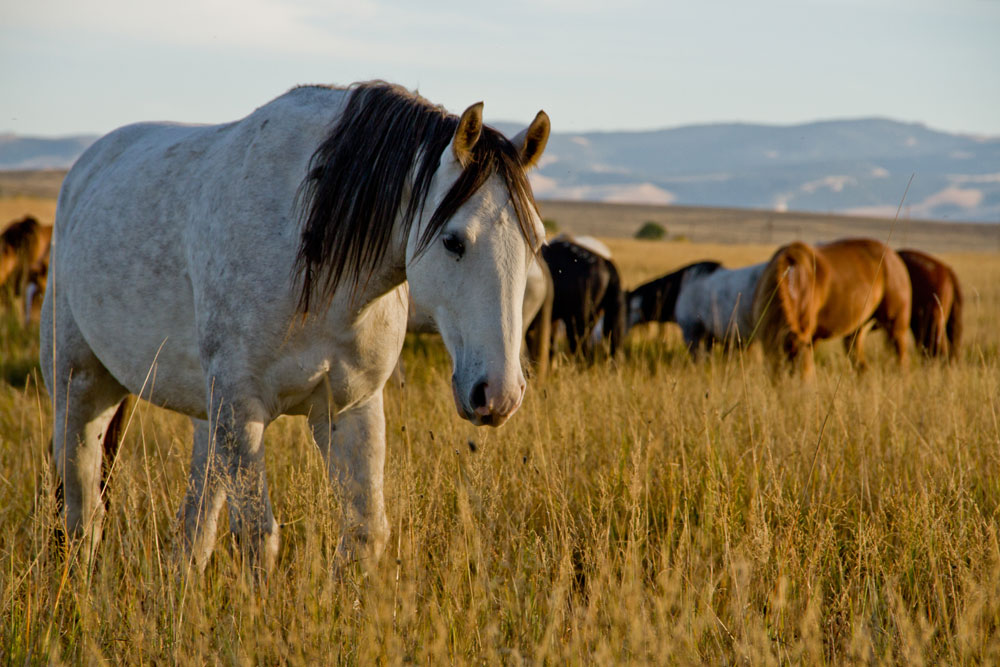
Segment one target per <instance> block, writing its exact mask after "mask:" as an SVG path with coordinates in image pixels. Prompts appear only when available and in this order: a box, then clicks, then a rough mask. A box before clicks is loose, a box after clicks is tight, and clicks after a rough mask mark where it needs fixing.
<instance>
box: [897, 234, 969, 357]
mask: <svg viewBox="0 0 1000 667" xmlns="http://www.w3.org/2000/svg"><path fill="white" fill-rule="evenodd" d="M898 252H899V256H900V258H902V260H903V263H904V264H906V269H907V271H909V273H910V283H911V284H912V285H913V309H912V313H911V316H910V329H911V330H912V331H913V339H914V340H915V341H916V343H917V347H919V348H920V349H921V350H922V351H923V352H924V354H926V355H927V356H929V357H936V356H939V355H947V356H948V357H949V358H950V359H954V358H955V356H956V355H957V354H958V348H959V345H960V344H961V342H962V289H961V288H960V287H959V284H958V276H956V275H955V272H954V271H953V270H952V268H951V267H950V266H948V265H947V264H945V263H944V262H942V261H941V260H939V259H937V258H935V257H931V256H930V255H928V254H926V253H923V252H920V251H919V250H900V251H898Z"/></svg>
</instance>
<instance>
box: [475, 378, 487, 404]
mask: <svg viewBox="0 0 1000 667" xmlns="http://www.w3.org/2000/svg"><path fill="white" fill-rule="evenodd" d="M485 407H486V383H485V382H480V383H479V384H477V385H476V386H475V387H473V388H472V409H473V410H478V409H479V408H485Z"/></svg>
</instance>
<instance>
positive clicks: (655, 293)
mask: <svg viewBox="0 0 1000 667" xmlns="http://www.w3.org/2000/svg"><path fill="white" fill-rule="evenodd" d="M765 265H766V262H765V263H762V264H754V265H752V266H745V267H743V268H739V269H726V268H723V267H722V265H721V264H719V263H718V262H712V261H705V262H697V263H695V264H689V265H688V266H685V267H682V268H680V269H678V270H677V271H674V272H673V273H668V274H667V275H665V276H662V277H660V278H656V279H654V280H650V281H649V282H647V283H644V284H642V285H640V286H639V287H636V288H635V289H634V290H632V291H630V292H629V293H628V296H627V297H626V301H627V302H628V307H629V317H628V321H629V327H630V328H631V327H633V326H635V325H637V324H643V323H646V322H676V323H677V324H678V325H680V327H681V333H682V334H683V335H684V343H685V344H686V345H687V349H688V352H689V353H690V354H691V356H692V357H696V356H697V354H698V351H699V350H700V349H701V344H702V343H704V345H705V347H706V349H707V350H711V349H712V346H713V345H714V344H715V343H716V342H722V343H724V344H727V345H728V344H730V343H732V342H735V341H739V342H740V343H741V344H745V343H747V342H748V340H749V338H750V334H751V333H752V332H753V324H754V321H753V294H754V289H755V288H756V286H757V280H758V278H760V274H761V273H763V272H764V267H765Z"/></svg>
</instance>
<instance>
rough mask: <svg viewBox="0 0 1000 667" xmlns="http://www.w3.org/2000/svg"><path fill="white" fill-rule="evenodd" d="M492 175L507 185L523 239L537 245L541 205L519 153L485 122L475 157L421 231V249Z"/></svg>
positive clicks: (531, 244) (428, 243)
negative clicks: (534, 194)
mask: <svg viewBox="0 0 1000 667" xmlns="http://www.w3.org/2000/svg"><path fill="white" fill-rule="evenodd" d="M492 176H496V177H498V178H499V179H500V180H501V181H502V183H503V185H504V187H505V188H506V190H507V193H508V194H509V196H510V201H511V205H512V206H513V209H514V215H515V217H516V218H517V224H518V227H519V228H520V230H521V235H522V236H523V238H524V240H525V241H526V242H527V243H528V244H529V245H530V246H531V247H532V248H534V247H537V246H538V244H539V242H540V241H541V239H539V238H537V233H536V230H535V226H534V224H533V222H532V221H533V216H537V215H538V208H537V206H536V204H535V199H534V197H533V195H532V193H531V185H530V184H529V182H528V176H527V173H526V172H525V170H524V166H523V164H522V163H521V156H520V153H519V152H518V150H517V149H516V148H515V147H514V145H513V144H512V143H511V142H510V140H508V139H507V138H506V137H505V136H503V135H502V134H501V133H500V132H498V131H497V130H495V129H493V128H492V127H489V126H484V127H483V130H482V133H481V134H480V137H479V141H478V142H477V143H476V145H475V146H474V147H473V150H472V160H470V162H469V164H468V165H467V166H466V167H465V168H464V169H463V170H462V173H461V174H460V175H459V177H458V179H456V180H455V182H454V183H453V184H452V186H451V188H450V189H449V190H448V192H447V194H446V195H445V197H444V199H442V200H441V203H440V204H438V207H437V208H436V209H435V210H434V213H433V214H432V215H431V218H430V221H429V222H428V224H427V227H426V228H425V229H424V230H423V232H422V233H421V235H420V239H419V240H418V244H417V251H418V252H421V251H423V250H424V249H426V248H427V247H428V246H429V245H430V243H431V241H432V240H433V239H434V237H435V236H436V235H437V234H438V233H439V232H440V231H441V229H442V228H443V227H444V225H445V224H447V222H448V220H450V219H451V218H452V217H453V216H454V215H455V214H456V213H457V212H458V209H459V208H461V207H462V205H463V204H465V203H466V202H467V201H468V200H469V199H470V198H471V197H472V196H473V195H474V194H475V193H476V192H477V191H479V189H480V188H482V187H483V186H484V185H486V182H487V181H488V180H489V179H490V178H491V177H492Z"/></svg>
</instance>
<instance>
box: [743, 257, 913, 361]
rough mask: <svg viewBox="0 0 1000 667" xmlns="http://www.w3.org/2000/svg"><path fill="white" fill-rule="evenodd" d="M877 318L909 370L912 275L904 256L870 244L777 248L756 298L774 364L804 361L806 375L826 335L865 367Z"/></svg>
mask: <svg viewBox="0 0 1000 667" xmlns="http://www.w3.org/2000/svg"><path fill="white" fill-rule="evenodd" d="M873 319H874V320H875V321H876V322H877V323H878V324H879V325H880V326H881V327H882V328H883V329H885V330H886V332H887V333H888V335H889V338H890V340H891V341H892V342H893V344H894V345H895V348H896V353H897V354H898V355H899V361H900V364H901V365H905V364H906V362H907V353H908V351H907V340H906V336H907V329H908V327H909V323H910V278H909V275H908V274H907V271H906V265H904V264H903V260H902V259H900V258H899V255H897V254H896V253H895V252H893V251H892V250H891V249H890V248H889V247H888V246H886V245H885V244H884V243H880V242H879V241H874V240H870V239H848V240H843V241H835V242H833V243H829V244H827V245H821V246H816V247H815V248H814V247H812V246H808V245H806V244H805V243H800V242H795V243H791V244H789V245H786V246H784V247H782V248H779V249H778V251H777V252H776V253H775V254H774V256H773V257H772V258H771V261H770V262H769V263H768V265H767V268H765V269H764V274H763V275H762V276H761V278H760V281H759V282H758V283H757V290H756V293H755V294H754V321H755V322H759V325H758V327H759V333H758V336H759V338H760V340H761V342H762V343H763V346H764V350H765V352H766V353H768V354H769V355H770V356H771V358H772V359H774V360H775V361H776V362H779V360H780V359H781V358H785V359H787V360H788V361H789V362H791V363H793V364H794V363H795V362H796V360H798V359H800V358H801V364H802V373H803V375H805V376H807V377H808V376H811V375H812V374H813V373H814V366H813V350H812V348H813V343H814V342H815V341H818V340H823V339H826V338H844V347H845V349H847V351H848V352H849V353H850V352H853V355H854V360H855V362H856V363H857V365H858V367H859V368H863V367H864V364H865V361H864V334H865V332H866V331H867V327H866V325H867V324H868V322H869V321H870V320H873ZM779 363H780V362H779Z"/></svg>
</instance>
